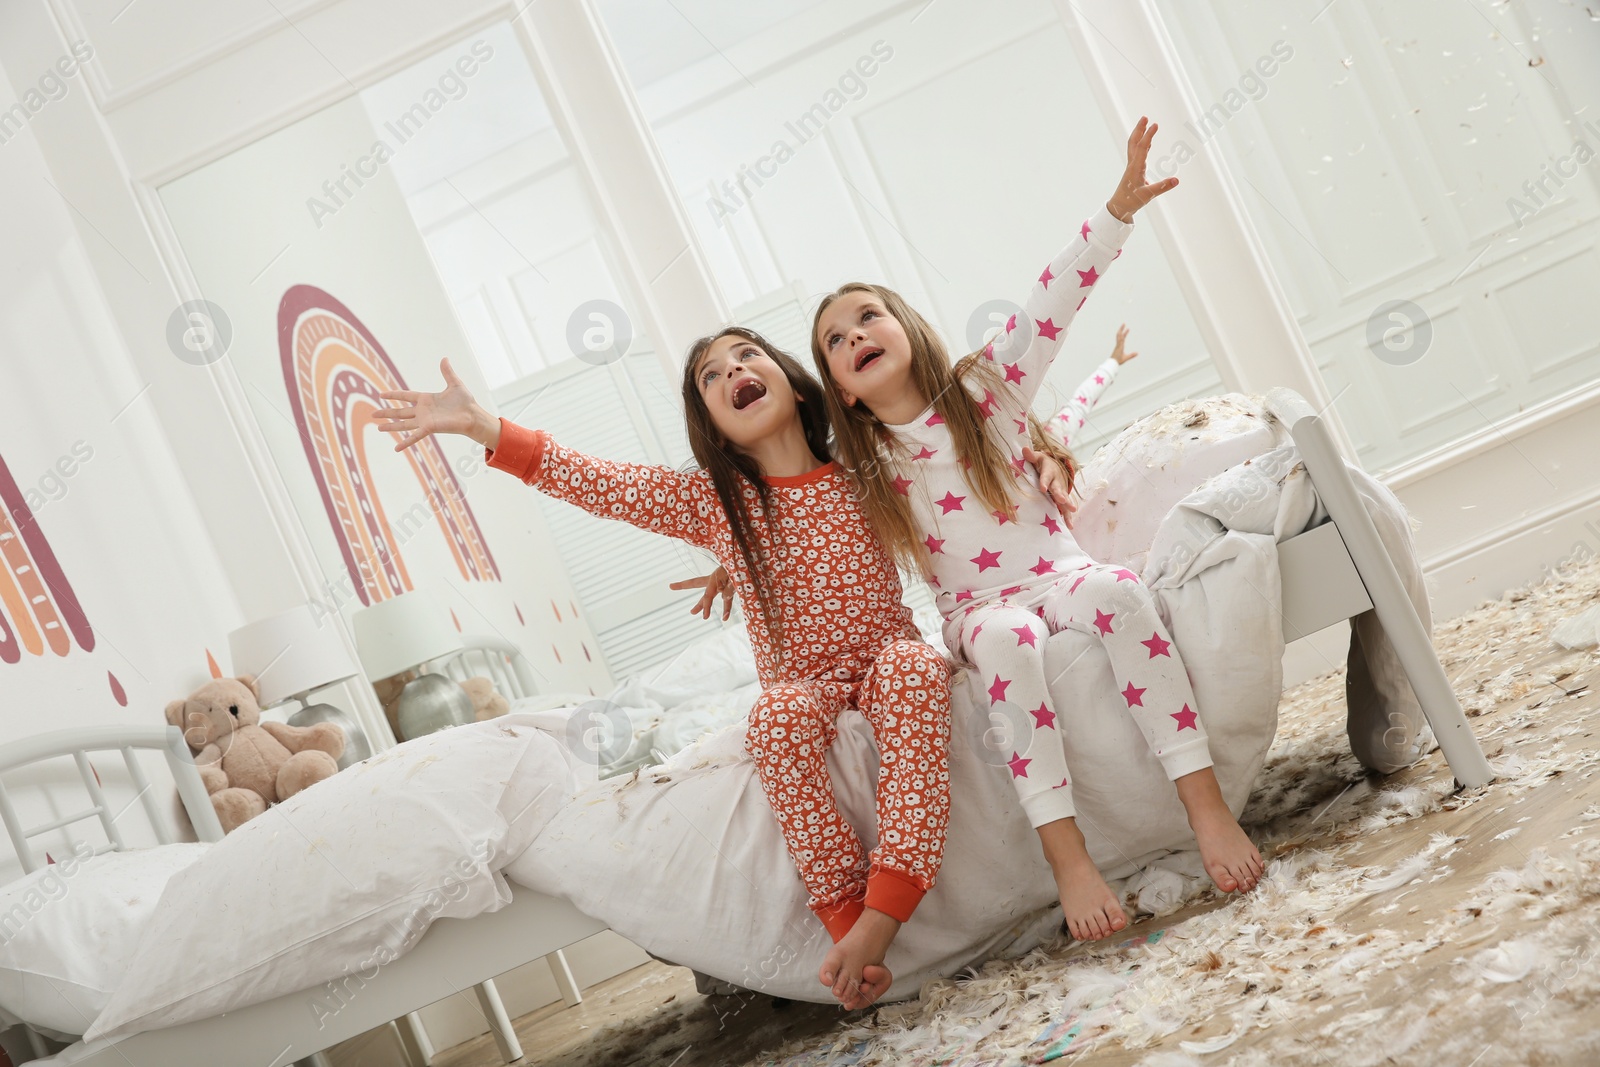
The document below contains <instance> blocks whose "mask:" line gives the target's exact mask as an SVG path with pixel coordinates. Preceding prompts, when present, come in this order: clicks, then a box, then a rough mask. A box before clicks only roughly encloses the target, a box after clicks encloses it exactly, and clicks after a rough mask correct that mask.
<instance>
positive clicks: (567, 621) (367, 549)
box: [161, 45, 608, 693]
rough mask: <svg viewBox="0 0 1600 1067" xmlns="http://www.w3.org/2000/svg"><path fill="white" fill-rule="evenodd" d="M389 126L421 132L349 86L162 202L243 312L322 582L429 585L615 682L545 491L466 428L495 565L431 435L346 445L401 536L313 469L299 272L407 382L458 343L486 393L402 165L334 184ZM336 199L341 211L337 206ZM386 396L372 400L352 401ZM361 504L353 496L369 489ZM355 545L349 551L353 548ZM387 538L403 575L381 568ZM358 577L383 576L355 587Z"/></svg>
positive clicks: (235, 347) (596, 677) (453, 603)
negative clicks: (345, 516)
mask: <svg viewBox="0 0 1600 1067" xmlns="http://www.w3.org/2000/svg"><path fill="white" fill-rule="evenodd" d="M466 50H467V46H465V45H464V46H463V48H462V51H463V52H465V51H466ZM380 139H384V142H385V144H387V145H390V146H392V147H393V150H394V151H395V152H396V156H395V158H396V159H397V160H398V159H401V158H404V156H405V152H406V146H405V145H403V144H399V143H398V140H397V138H396V137H395V136H394V134H393V133H392V132H391V131H390V130H388V129H387V128H383V127H378V128H375V127H374V125H373V124H372V122H371V121H370V120H369V118H368V113H367V110H366V108H365V107H363V105H362V103H361V101H360V100H359V99H357V98H355V97H351V98H349V99H347V100H344V101H342V102H340V103H337V104H333V105H330V106H329V107H326V108H324V109H323V110H321V111H319V112H317V113H316V114H314V115H311V116H308V117H307V118H305V119H302V120H300V121H299V122H296V123H295V124H294V125H292V126H289V127H288V128H286V129H283V130H280V131H279V132H277V133H275V134H273V135H271V136H270V137H266V138H263V139H261V140H259V141H257V142H256V143H254V144H252V145H250V146H248V147H246V148H241V149H239V150H237V151H235V152H233V153H231V154H229V155H228V156H226V157H224V158H222V159H220V160H218V161H216V162H215V163H211V164H209V165H207V166H205V167H202V168H200V169H199V170H196V171H193V172H192V173H190V174H187V175H185V176H184V177H182V178H178V179H174V180H173V181H171V182H168V183H167V184H166V185H164V186H162V187H161V202H162V205H163V207H164V208H165V209H166V213H167V215H168V217H169V218H170V220H171V223H172V226H173V230H174V233H175V234H176V236H177V238H178V242H179V244H180V245H181V247H182V249H183V252H184V255H185V258H186V260H187V263H188V265H189V268H190V269H191V270H192V271H193V272H194V277H195V280H196V282H197V283H198V286H199V291H200V292H201V293H203V294H204V296H205V298H206V299H208V300H210V301H212V302H214V303H215V304H217V305H218V306H220V307H221V308H222V309H224V311H225V312H226V314H227V315H228V317H229V318H230V320H231V321H232V326H233V338H234V339H233V343H232V347H231V349H230V350H229V352H228V355H227V357H226V358H227V360H228V362H229V364H230V365H231V367H232V369H233V372H234V373H235V374H236V375H237V376H238V378H239V381H240V383H241V384H242V386H243V389H244V393H245V396H246V398H247V400H248V402H249V405H250V410H251V412H252V414H253V416H254V420H255V423H256V425H257V426H258V427H259V430H260V432H261V434H262V437H263V439H264V440H265V442H266V445H267V449H268V451H269V453H270V454H271V456H272V459H273V462H274V465H275V466H276V468H277V472H278V474H279V476H280V477H281V478H282V479H283V482H284V485H285V487H286V489H287V491H288V494H289V498H290V500H291V502H292V505H293V507H294V510H295V514H296V515H297V516H298V518H299V520H300V523H301V525H302V527H303V529H304V531H305V535H306V537H307V539H308V540H309V542H310V544H311V545H312V548H313V551H314V553H315V555H316V558H317V563H318V567H319V571H320V578H321V580H320V583H319V590H318V596H317V599H318V600H320V601H321V602H322V603H324V604H326V605H329V606H330V607H336V608H337V610H338V611H339V612H340V613H342V614H343V615H344V616H346V617H349V616H350V615H351V614H353V613H354V612H356V611H358V610H360V609H361V608H362V607H363V606H365V604H366V603H367V602H368V601H369V600H370V601H376V600H378V599H386V598H387V597H389V596H393V595H396V594H397V593H398V592H400V591H403V590H405V589H421V590H426V591H427V592H428V593H429V594H430V595H431V596H432V597H433V599H434V600H435V601H436V602H437V603H438V604H439V605H440V608H441V610H448V611H452V612H453V613H454V617H455V619H456V621H457V623H458V625H459V627H460V629H462V630H463V631H465V632H469V633H472V632H476V633H489V634H494V635H497V636H500V637H503V638H505V639H506V640H509V641H511V642H513V643H514V644H517V645H519V646H521V647H522V648H523V649H524V651H526V652H527V653H528V656H529V659H530V661H531V664H532V666H533V669H534V671H535V672H536V674H537V675H538V678H539V684H540V688H541V689H542V690H544V691H552V690H555V691H577V692H580V693H582V692H595V691H603V690H604V689H606V687H607V684H608V676H607V674H606V672H605V669H604V665H603V663H602V661H601V659H600V658H599V656H598V655H597V653H598V651H599V649H598V645H597V644H596V642H595V638H594V634H593V632H592V631H591V630H590V629H589V627H588V624H587V622H586V621H585V619H584V616H583V615H582V614H581V613H575V612H574V611H573V610H572V609H571V605H572V601H573V598H574V592H573V589H572V586H571V584H570V582H569V581H568V580H567V577H566V573H565V568H564V567H562V566H560V565H559V557H558V555H557V553H556V551H555V548H554V546H553V544H552V542H551V541H550V539H549V537H548V534H547V533H546V531H545V529H544V523H543V521H542V519H541V517H540V514H539V512H538V510H537V505H536V504H535V501H534V495H535V494H534V491H533V490H531V489H529V488H527V487H526V486H524V485H522V484H521V483H519V482H518V481H516V480H515V479H513V478H511V477H509V476H508V475H505V474H503V473H501V472H496V471H490V470H489V468H488V467H487V466H485V464H484V463H483V458H482V457H483V450H482V449H481V448H480V447H478V446H477V445H475V444H473V443H472V442H471V441H468V440H466V439H464V438H459V437H448V438H444V439H441V440H439V441H436V442H434V443H433V446H437V447H439V448H441V449H442V450H443V453H444V457H445V460H446V465H447V471H446V472H445V476H446V477H453V478H454V479H455V480H456V482H457V484H458V485H459V487H460V490H461V492H463V493H464V494H465V504H464V513H463V514H461V515H459V516H456V517H457V518H458V519H459V520H460V523H459V526H458V527H457V529H459V532H461V533H462V534H463V535H465V536H466V537H468V538H471V536H472V534H473V533H474V532H476V531H477V530H481V532H482V540H483V542H484V543H485V545H486V547H487V549H488V552H489V554H490V556H491V557H492V563H493V566H494V568H495V569H494V570H487V569H485V568H481V567H470V566H467V565H465V564H463V563H458V562H457V556H456V555H455V554H454V552H453V551H452V545H451V543H450V541H449V540H447V534H446V531H445V530H444V529H443V528H442V527H441V524H440V523H439V522H437V521H435V520H434V518H433V515H434V512H435V509H434V508H433V507H431V506H430V497H431V496H433V495H434V494H433V493H432V492H431V491H430V490H428V489H427V488H426V487H425V486H424V484H423V483H422V481H421V478H420V476H419V474H418V473H416V472H415V470H414V463H416V462H420V460H421V459H422V458H423V456H424V451H423V450H424V449H425V448H429V447H433V446H430V445H427V444H424V445H423V446H419V447H418V448H416V449H413V450H410V451H409V452H407V453H404V454H397V453H395V452H394V451H393V442H392V439H391V438H390V437H389V436H388V435H386V434H384V433H383V432H382V431H381V430H380V429H379V427H378V426H377V425H375V424H369V425H368V426H367V427H366V428H365V429H364V430H362V431H359V432H357V433H356V434H355V436H356V437H357V438H359V441H360V443H361V444H364V446H365V462H364V463H358V462H357V458H356V457H355V456H347V457H342V458H341V459H340V460H339V461H338V467H339V469H340V470H341V471H349V472H351V473H352V474H353V475H356V476H363V477H368V476H369V477H370V479H371V485H370V489H371V492H372V500H371V505H372V506H373V509H374V511H375V512H376V515H377V517H376V518H375V519H374V521H375V522H376V523H377V524H379V525H380V526H381V528H382V529H383V531H384V533H385V535H386V540H385V541H383V542H380V543H379V544H378V545H376V546H369V545H367V544H366V543H365V542H363V541H361V540H359V539H357V538H355V537H346V536H345V535H344V534H343V533H342V532H341V528H340V526H339V524H336V522H335V520H334V517H333V516H332V515H330V513H329V510H328V506H327V504H326V503H325V501H324V498H323V489H322V487H321V486H320V485H319V482H318V480H317V479H316V478H315V477H313V471H312V468H311V464H310V461H309V459H308V456H307V448H306V443H305V441H303V440H302V437H301V431H300V426H299V423H298V421H297V416H296V412H295V411H294V410H293V408H292V405H291V402H290V396H289V392H288V390H287V386H286V381H285V374H286V372H285V356H284V354H283V350H282V346H283V344H284V339H283V338H282V337H281V336H280V323H279V306H280V301H281V300H282V299H283V297H284V294H285V293H286V292H287V291H288V290H289V289H290V288H291V287H293V286H297V285H311V286H316V287H317V288H319V289H322V290H324V291H325V292H327V293H329V294H330V295H332V296H333V297H335V298H336V299H337V300H339V301H340V302H341V303H343V304H344V305H345V307H346V308H348V309H349V311H350V312H351V313H352V314H353V315H354V316H355V317H356V318H357V319H359V321H360V323H361V325H363V326H365V327H366V329H368V330H369V331H371V333H372V334H373V336H374V338H375V339H376V340H377V341H378V343H379V345H381V346H382V349H383V352H384V354H386V355H387V356H388V359H389V360H390V361H391V362H392V363H393V364H394V368H395V370H396V371H398V373H399V377H400V380H399V381H398V382H396V383H394V386H395V387H397V388H403V389H404V388H409V389H418V390H429V391H431V390H436V389H439V388H442V378H441V376H440V371H439V362H440V360H441V358H449V359H450V360H451V361H452V364H453V365H454V366H456V367H458V368H459V373H460V374H461V375H462V376H463V377H464V378H465V379H466V380H467V382H468V386H469V388H471V389H472V390H473V391H474V392H475V393H476V394H477V395H478V396H480V397H485V398H486V397H488V395H489V389H488V386H487V383H485V382H484V380H483V378H482V375H481V374H480V373H479V370H478V367H477V364H476V362H475V361H474V360H473V359H472V356H471V350H470V348H469V347H468V345H467V343H466V340H465V338H464V337H463V336H462V333H461V330H460V327H459V325H458V324H457V321H456V319H455V316H454V314H453V312H452V309H451V305H450V301H449V299H448V297H447V296H446V294H445V292H444V290H443V287H442V285H441V284H440V283H439V280H438V278H437V276H436V275H435V273H434V270H433V264H432V262H431V260H430V259H429V256H428V252H427V248H426V247H425V245H424V244H423V242H422V239H421V237H420V235H419V234H418V232H417V229H416V226H415V224H414V223H413V222H412V219H411V212H410V210H409V209H408V208H407V206H406V202H405V199H404V197H403V196H402V195H401V193H400V189H399V186H398V184H397V182H396V181H395V172H394V170H393V169H392V167H390V166H388V165H377V164H375V163H368V164H366V165H364V166H363V167H362V169H363V170H367V171H373V173H372V175H371V176H370V177H366V178H364V179H363V183H362V184H361V185H360V186H359V187H357V186H355V184H354V183H353V182H350V181H346V182H345V185H344V190H345V191H348V193H349V195H330V194H329V193H328V192H326V191H325V190H324V188H323V183H324V182H326V181H329V180H330V179H337V178H339V177H340V176H341V175H342V174H344V173H345V170H344V168H346V167H354V166H356V165H357V163H358V162H359V161H360V160H361V159H363V158H366V157H367V156H368V154H369V153H370V152H371V150H372V148H373V146H374V144H375V143H377V142H378V141H379V140H380ZM334 193H335V194H338V193H340V190H337V189H336V190H334ZM313 199H315V201H316V203H315V204H313V205H309V206H308V201H311V200H313ZM328 205H332V207H331V208H330V209H331V210H333V212H334V213H332V214H327V213H325V206H328ZM313 208H314V209H315V210H313ZM295 365H296V366H298V365H299V364H298V363H296V364H295ZM377 384H378V385H380V386H384V387H387V386H386V385H385V383H383V382H382V381H379V382H378V383H377ZM374 406H376V404H374V403H373V402H371V401H368V402H366V403H360V402H358V403H356V404H355V405H353V407H352V411H351V415H352V416H359V413H360V412H361V411H362V410H366V409H370V408H371V407H374ZM329 429H332V427H329ZM220 488H222V487H219V489H220ZM449 495H453V492H452V493H451V494H449ZM346 503H347V504H348V506H349V508H350V509H351V511H352V512H353V511H354V510H355V507H356V502H355V500H354V499H351V500H348V501H346ZM364 517H365V516H363V518H364ZM419 517H421V518H419ZM373 547H376V549H377V552H374V551H373ZM342 548H343V549H344V550H348V551H349V552H351V553H352V555H351V556H350V557H349V560H347V558H346V556H345V552H344V551H342ZM389 554H392V555H393V557H394V570H395V571H397V572H399V573H398V576H397V577H398V580H397V581H389V580H385V579H383V578H382V577H380V575H381V574H382V572H383V571H385V570H387V569H388V566H387V563H386V561H385V556H387V555H389ZM351 563H354V564H356V565H358V566H362V565H365V566H367V567H369V568H370V569H371V570H372V571H374V572H375V575H374V578H373V580H372V581H370V582H368V581H366V580H362V581H360V582H359V583H358V582H357V581H356V579H357V578H358V577H359V573H352V569H351V565H350V564H351ZM496 572H498V576H495V574H496ZM358 584H359V585H360V586H361V587H362V588H363V589H365V588H366V587H367V586H368V585H371V586H372V589H371V591H370V592H362V593H360V594H357V593H356V592H355V589H356V587H357V585H358Z"/></svg>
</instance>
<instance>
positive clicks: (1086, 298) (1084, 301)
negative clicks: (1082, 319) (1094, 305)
mask: <svg viewBox="0 0 1600 1067" xmlns="http://www.w3.org/2000/svg"><path fill="white" fill-rule="evenodd" d="M1088 302H1089V298H1088V297H1084V298H1083V299H1082V300H1080V301H1078V306H1077V307H1076V308H1073V310H1074V311H1081V310H1082V309H1083V305H1085V304H1087V303H1088Z"/></svg>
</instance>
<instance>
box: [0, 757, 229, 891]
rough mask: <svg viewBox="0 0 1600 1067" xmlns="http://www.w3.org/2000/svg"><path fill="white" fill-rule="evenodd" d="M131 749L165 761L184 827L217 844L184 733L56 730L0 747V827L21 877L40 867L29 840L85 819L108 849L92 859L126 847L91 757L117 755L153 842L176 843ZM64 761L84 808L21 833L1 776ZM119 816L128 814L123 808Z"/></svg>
mask: <svg viewBox="0 0 1600 1067" xmlns="http://www.w3.org/2000/svg"><path fill="white" fill-rule="evenodd" d="M135 749H154V750H156V751H159V752H161V753H162V754H163V755H164V756H166V759H167V767H168V768H169V769H170V770H171V771H172V779H173V781H174V782H176V783H177V786H178V797H179V799H180V800H181V801H182V803H183V807H184V810H185V811H186V812H188V814H189V821H190V822H191V823H193V825H194V832H195V836H197V837H198V838H199V839H200V840H202V841H220V840H222V824H221V823H220V822H218V821H217V813H216V810H215V809H214V808H212V806H211V798H210V797H209V796H207V794H206V787H205V785H204V783H202V782H201V781H200V772H199V770H198V769H196V767H195V765H194V758H193V756H192V755H191V754H190V752H189V746H188V745H187V744H185V743H184V740H183V731H181V730H179V729H178V728H177V727H176V726H92V727H87V728H84V729H76V730H56V731H53V732H51V733H47V734H38V735H37V736H34V737H25V738H23V739H22V740H20V741H12V742H10V743H9V744H5V745H0V821H3V822H4V823H5V827H6V832H7V833H8V834H10V835H11V847H12V848H13V849H15V850H16V854H17V859H18V860H19V861H20V862H21V864H22V870H23V873H25V874H29V873H32V872H33V871H35V870H37V869H38V868H39V867H40V866H41V863H40V861H39V860H38V859H36V858H35V857H34V852H33V848H32V846H31V845H30V844H29V839H30V838H34V837H38V836H39V835H40V834H44V833H48V832H49V831H51V830H56V829H59V828H61V827H63V826H68V825H70V824H72V823H76V822H86V821H88V820H89V819H98V820H99V821H100V826H101V828H102V829H103V830H104V831H105V835H106V839H107V841H109V842H110V843H109V844H107V845H103V846H101V847H99V848H97V849H95V852H96V854H99V853H102V852H120V851H122V850H123V848H125V847H126V846H125V844H124V842H123V838H122V831H121V830H120V829H118V827H117V818H118V816H120V815H121V814H122V812H120V811H118V812H113V811H112V810H111V806H110V805H109V804H108V803H107V801H106V797H105V792H104V791H103V790H102V789H101V787H100V782H99V780H98V778H96V776H95V773H94V768H93V767H91V766H90V765H89V755H88V754H89V753H90V752H106V751H112V750H115V751H119V752H121V753H122V759H123V762H124V763H125V764H126V765H127V768H128V777H129V778H131V779H132V780H133V785H134V788H135V789H137V790H138V791H139V792H138V796H137V797H135V799H136V800H138V801H139V802H140V803H141V804H142V805H143V807H144V812H145V815H146V816H147V817H148V818H149V820H150V826H151V829H153V830H154V831H155V834H156V840H158V841H159V842H161V844H163V845H170V844H173V843H175V842H176V841H177V840H178V835H177V828H176V827H175V826H173V825H172V820H171V819H170V818H169V817H168V816H167V815H166V814H165V813H164V812H163V811H162V810H161V807H160V805H158V804H157V802H156V798H155V797H154V796H153V795H152V792H151V785H150V781H149V779H148V778H147V777H146V776H145V773H144V770H143V768H141V767H140V766H139V761H138V760H137V759H135V758H134V750H135ZM63 756H68V757H71V758H72V760H73V762H74V763H75V764H76V765H77V768H78V776H79V778H81V779H82V781H83V787H84V790H85V791H86V792H87V793H88V794H89V801H90V805H89V807H87V808H85V809H83V810H82V811H77V812H74V813H73V814H70V815H65V816H62V817H61V818H59V819H53V820H51V821H49V822H46V823H42V824H40V825H39V826H34V827H26V828H25V827H24V826H23V825H22V822H21V820H20V819H19V818H18V816H17V812H16V808H15V806H14V805H13V804H12V803H11V796H10V794H8V793H7V792H6V788H5V780H4V779H5V774H6V772H8V771H13V770H16V769H17V768H19V767H24V766H27V765H28V764H31V763H38V762H40V761H41V760H48V759H58V758H61V757H63ZM123 810H124V811H125V810H127V809H126V807H125V808H124V809H123Z"/></svg>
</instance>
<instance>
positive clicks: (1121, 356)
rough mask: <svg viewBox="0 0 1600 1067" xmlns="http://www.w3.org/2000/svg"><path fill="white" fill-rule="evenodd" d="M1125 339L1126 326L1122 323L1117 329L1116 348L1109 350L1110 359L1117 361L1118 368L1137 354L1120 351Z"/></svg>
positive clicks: (1126, 337) (1126, 335)
mask: <svg viewBox="0 0 1600 1067" xmlns="http://www.w3.org/2000/svg"><path fill="white" fill-rule="evenodd" d="M1127 339H1128V324H1127V323H1123V324H1122V325H1121V326H1119V327H1117V347H1115V348H1113V349H1112V350H1111V358H1112V359H1114V360H1116V361H1117V366H1119V367H1120V366H1122V365H1123V364H1124V363H1126V362H1128V360H1130V359H1132V358H1133V357H1134V356H1137V355H1138V354H1139V353H1137V352H1124V351H1123V350H1122V342H1124V341H1126V340H1127Z"/></svg>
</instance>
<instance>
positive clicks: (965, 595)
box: [956, 589, 972, 604]
mask: <svg viewBox="0 0 1600 1067" xmlns="http://www.w3.org/2000/svg"><path fill="white" fill-rule="evenodd" d="M971 599H972V590H970V589H963V590H961V592H959V593H957V594H956V603H957V604H959V603H961V602H962V601H963V600H971Z"/></svg>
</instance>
